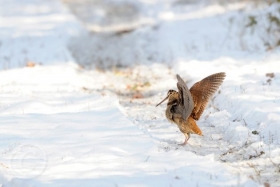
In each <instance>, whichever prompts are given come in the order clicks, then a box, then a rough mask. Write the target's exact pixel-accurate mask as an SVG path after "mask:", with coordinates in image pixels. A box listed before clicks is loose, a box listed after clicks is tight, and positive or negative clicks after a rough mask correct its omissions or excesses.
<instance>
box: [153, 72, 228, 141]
mask: <svg viewBox="0 0 280 187" xmlns="http://www.w3.org/2000/svg"><path fill="white" fill-rule="evenodd" d="M225 77H226V74H225V73H224V72H222V73H216V74H213V75H210V76H208V77H206V78H204V79H202V80H201V81H199V82H197V83H195V84H194V85H193V86H192V87H191V89H190V90H189V89H188V87H187V85H186V83H185V82H184V81H183V79H182V78H181V77H180V76H179V75H177V80H178V83H177V87H178V92H177V91H175V90H169V91H168V93H167V97H166V98H165V99H163V100H162V101H161V102H160V103H159V104H157V105H156V106H158V105H160V104H161V103H163V102H164V101H165V100H167V99H168V103H167V108H166V111H165V115H166V118H167V119H168V120H169V121H171V122H172V123H176V124H177V126H178V127H179V129H180V131H181V132H182V133H183V134H184V135H185V142H184V143H182V144H179V145H186V144H187V142H188V140H189V138H190V137H191V134H198V135H202V132H201V130H200V128H199V127H198V125H197V124H196V122H195V120H199V118H200V116H201V114H202V113H203V111H204V109H205V107H206V106H207V103H208V101H209V99H210V98H211V96H212V95H213V94H214V93H215V92H216V91H217V89H218V87H219V86H220V85H221V84H222V82H223V80H224V78H225Z"/></svg>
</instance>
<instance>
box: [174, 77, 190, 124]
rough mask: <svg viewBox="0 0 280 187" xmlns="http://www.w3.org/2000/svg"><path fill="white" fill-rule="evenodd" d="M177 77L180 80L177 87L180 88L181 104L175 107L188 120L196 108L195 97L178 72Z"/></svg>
mask: <svg viewBox="0 0 280 187" xmlns="http://www.w3.org/2000/svg"><path fill="white" fill-rule="evenodd" d="M176 77H177V80H178V83H177V87H178V90H179V102H178V103H179V104H178V105H177V106H176V108H175V113H179V114H181V115H182V118H183V119H184V120H187V119H188V117H189V116H190V115H191V113H192V111H193V109H194V102H193V98H192V95H191V93H190V91H189V89H188V87H187V85H186V83H185V82H184V81H183V79H182V78H181V77H180V76H179V75H178V74H177V75H176Z"/></svg>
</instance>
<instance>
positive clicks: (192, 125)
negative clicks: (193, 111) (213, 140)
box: [188, 117, 203, 136]
mask: <svg viewBox="0 0 280 187" xmlns="http://www.w3.org/2000/svg"><path fill="white" fill-rule="evenodd" d="M188 122H189V124H190V128H191V130H192V132H193V133H194V134H198V135H201V136H203V134H202V132H201V130H200V128H199V127H198V125H197V124H196V122H195V120H194V119H193V118H192V117H189V118H188Z"/></svg>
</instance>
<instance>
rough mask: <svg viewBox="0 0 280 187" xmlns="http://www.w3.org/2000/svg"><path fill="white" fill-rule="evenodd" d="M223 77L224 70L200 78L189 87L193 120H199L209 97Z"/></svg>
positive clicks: (224, 75)
mask: <svg viewBox="0 0 280 187" xmlns="http://www.w3.org/2000/svg"><path fill="white" fill-rule="evenodd" d="M225 77H226V74H225V73H224V72H221V73H216V74H213V75H210V76H208V77H206V78H204V79H202V80H201V81H199V82H197V83H195V84H194V85H193V86H192V87H191V89H190V93H191V95H192V98H193V102H194V109H193V111H192V114H191V116H192V117H193V118H194V119H195V120H199V118H200V116H201V114H202V113H203V111H204V109H205V107H206V106H207V103H208V101H209V99H210V97H211V96H212V95H213V94H214V93H215V92H216V91H217V89H218V87H219V86H220V85H221V84H222V82H223V80H224V79H225Z"/></svg>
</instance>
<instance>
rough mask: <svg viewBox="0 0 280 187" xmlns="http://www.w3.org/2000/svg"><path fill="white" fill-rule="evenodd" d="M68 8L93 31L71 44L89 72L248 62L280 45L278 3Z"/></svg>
mask: <svg viewBox="0 0 280 187" xmlns="http://www.w3.org/2000/svg"><path fill="white" fill-rule="evenodd" d="M63 2H64V3H65V4H66V5H67V6H68V7H69V9H70V10H71V12H73V13H74V15H75V16H77V18H78V19H79V20H80V22H81V23H82V24H83V25H84V26H85V28H87V30H88V33H87V34H83V35H80V36H78V37H76V38H74V39H73V40H72V42H71V43H70V44H69V48H70V50H71V52H72V54H73V56H74V57H75V59H76V60H77V61H78V62H79V63H80V64H82V65H84V66H87V67H99V68H107V67H124V66H131V65H133V64H134V65H135V64H150V63H164V64H167V65H172V64H174V62H177V61H178V60H190V59H198V60H203V59H215V58H219V57H221V56H229V57H231V58H244V57H246V56H248V55H250V56H251V55H252V54H259V53H265V52H267V51H271V50H277V47H278V46H279V44H280V40H279V39H280V35H279V32H280V29H279V28H280V20H279V18H280V17H279V12H280V3H279V1H277V0H200V1H195V0H163V1H159V0H104V1H103V0H81V1H75V0H63ZM81 49H83V50H81Z"/></svg>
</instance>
